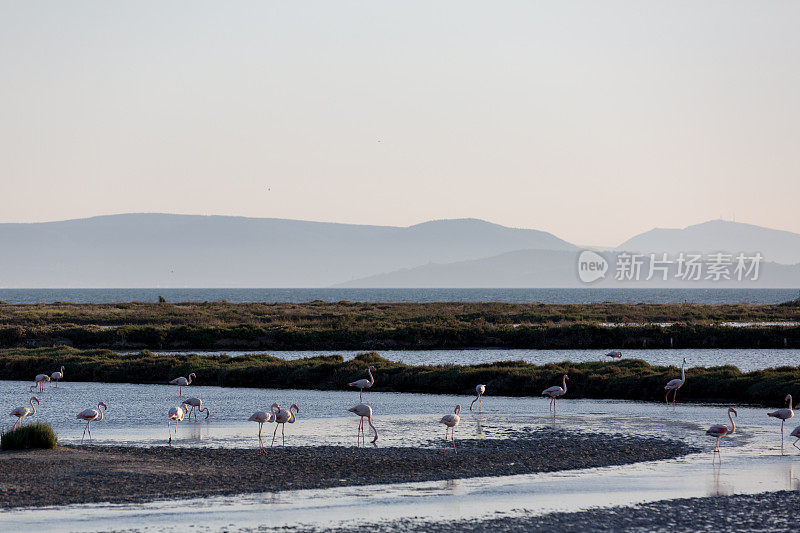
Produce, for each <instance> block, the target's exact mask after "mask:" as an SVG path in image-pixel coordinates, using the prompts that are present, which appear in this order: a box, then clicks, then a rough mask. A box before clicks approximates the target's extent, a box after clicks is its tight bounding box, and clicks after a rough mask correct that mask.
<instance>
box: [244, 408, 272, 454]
mask: <svg viewBox="0 0 800 533" xmlns="http://www.w3.org/2000/svg"><path fill="white" fill-rule="evenodd" d="M279 410H280V406H279V405H278V404H277V403H273V404H272V407H270V408H269V411H256V412H255V413H253V414H252V416H250V418H248V419H247V420H249V421H250V422H258V446H259V450H258V453H267V451H266V450H265V449H264V441H262V440H261V428H262V427H263V426H264V422H267V423H269V422H274V421H275V414H276V413H277V412H278V411H279ZM275 429H277V427H276V428H275Z"/></svg>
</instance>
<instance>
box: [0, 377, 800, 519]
mask: <svg viewBox="0 0 800 533" xmlns="http://www.w3.org/2000/svg"><path fill="white" fill-rule="evenodd" d="M26 385H27V383H23V382H11V381H3V382H0V402H2V404H3V405H8V406H11V405H13V406H16V405H17V404H20V405H21V404H22V403H24V400H25V399H27V398H28V397H29V396H30V395H29V394H28V393H27V392H26V389H25V387H26ZM185 393H186V394H191V395H197V396H200V397H202V398H203V399H204V401H205V403H206V404H207V405H208V406H209V407H210V408H211V410H212V416H211V418H210V419H209V420H208V421H202V422H197V423H195V422H183V423H181V425H180V426H179V430H178V440H177V442H176V445H178V446H224V447H250V448H253V449H255V447H256V446H257V440H256V432H257V425H256V424H254V423H250V422H246V419H247V417H248V416H249V415H250V414H251V413H252V412H253V411H254V410H256V409H257V408H259V409H260V408H265V407H266V406H267V405H268V404H270V403H272V401H274V400H278V401H279V402H280V403H282V404H284V405H288V404H289V403H290V402H297V403H298V404H299V405H300V408H301V410H300V414H299V416H298V421H297V423H295V424H293V425H287V428H286V434H287V435H286V437H287V445H306V444H312V445H313V444H351V445H352V444H354V437H355V430H356V426H357V423H358V420H357V418H356V417H355V416H350V417H348V416H347V414H348V413H347V412H346V409H347V408H348V407H350V406H351V405H353V404H355V403H357V401H358V393H357V392H351V391H291V390H280V391H275V390H268V389H266V390H265V389H227V388H219V387H199V386H194V385H192V386H189V387H187V388H186V389H185ZM95 398H97V399H98V401H99V399H105V400H106V401H107V402H108V403H109V411H108V414H107V415H108V416H107V418H106V419H105V420H104V421H102V422H99V423H96V424H94V426H95V429H94V431H93V433H94V436H95V443H96V445H102V444H132V445H146V446H149V445H164V444H166V436H167V434H166V411H167V409H168V408H169V406H171V405H174V404H176V403H177V401H178V397H177V387H171V386H167V385H126V384H98V383H70V382H65V383H62V385H61V386H60V387H59V389H58V390H56V389H54V388H49V387H48V388H47V389H46V391H45V392H44V393H43V394H40V399H41V401H42V403H41V405H40V411H39V413H37V417H35V418H34V420H35V419H41V420H45V421H49V422H51V423H53V424H54V425H55V427H56V430H57V432H58V433H59V436H60V439H61V441H62V442H77V441H79V439H80V432H81V431H82V427H83V424H82V423H81V422H79V421H77V420H74V413H76V412H78V411H79V410H82V409H84V408H87V407H90V406H91V405H92V404H93V403H95V404H96V401H95ZM780 399H781V398H780V395H779V394H776V405H775V407H778V406H779V405H780V403H781V402H780ZM365 400H366V401H367V402H368V403H370V404H371V405H372V406H373V409H374V410H375V423H376V425H377V426H378V429H379V431H380V435H381V437H380V440H379V441H378V445H381V446H383V445H402V446H436V447H438V446H439V445H440V444H441V439H442V436H443V435H442V432H441V428H440V425H439V424H438V420H439V418H440V417H441V416H442V415H443V414H445V413H447V412H451V411H452V408H453V406H454V405H455V403H460V404H462V405H463V406H464V407H465V409H468V405H469V402H470V401H471V398H469V397H464V396H439V395H425V394H391V393H377V392H368V393H365ZM483 407H484V408H483V411H482V412H481V413H475V412H473V413H470V412H469V411H468V410H467V411H466V412H465V413H463V418H462V423H461V425H460V426H459V427H458V430H457V432H456V442H457V441H458V439H459V438H466V437H470V438H487V439H491V438H503V437H504V436H505V435H507V434H508V431H509V430H514V429H522V428H533V429H535V428H541V427H556V428H564V429H569V430H576V431H581V432H583V433H596V432H602V433H623V434H629V435H643V436H655V437H671V438H679V439H684V440H686V441H687V442H689V443H690V444H695V445H698V446H702V447H703V449H704V450H707V451H704V452H703V453H700V454H693V455H690V456H687V457H683V458H680V459H675V460H667V461H658V462H651V463H641V464H637V465H627V466H618V467H608V468H595V469H587V470H576V471H569V472H561V473H546V474H532V475H519V476H509V477H494V478H473V479H462V480H451V481H439V482H424V483H403V484H394V485H381V486H363V487H341V488H334V489H324V490H304V491H287V492H282V493H263V494H255V495H245V496H236V497H215V498H204V499H191V500H181V501H179V502H177V503H176V502H152V503H148V504H134V505H129V504H124V505H108V504H94V505H75V506H67V507H62V508H56V509H35V510H22V511H5V512H2V513H0V521H1V522H2V523H3V524H4V526H5V527H7V528H9V530H18V531H33V530H39V531H41V530H53V529H55V530H61V531H68V530H77V529H81V530H102V529H108V528H109V527H113V528H115V529H126V528H131V529H140V530H148V529H149V530H160V529H165V528H167V529H169V528H172V529H174V530H176V531H184V530H189V529H191V530H195V531H203V530H220V529H236V528H249V527H256V526H259V525H262V526H275V527H280V526H282V525H286V524H296V523H298V522H302V523H306V524H318V525H319V524H322V525H334V524H338V523H352V521H353V520H356V519H357V520H373V521H374V520H384V519H392V518H401V517H408V516H416V517H424V518H428V519H435V520H446V519H451V518H454V517H464V518H469V517H485V516H494V514H495V513H498V512H499V513H504V514H509V515H513V514H516V513H519V512H522V511H523V510H525V511H527V512H535V513H536V512H547V511H551V510H567V511H569V510H578V509H583V508H586V507H589V506H595V505H615V504H631V503H638V502H644V501H652V500H660V499H669V498H677V497H691V496H707V495H716V494H735V493H752V492H762V491H772V490H784V489H791V490H798V489H800V452H798V451H797V449H795V448H793V447H792V446H791V445H790V443H791V442H792V440H793V439H789V438H787V439H786V443H785V444H786V445H785V453H786V455H781V448H780V423H779V422H778V421H776V420H775V419H771V418H768V417H767V416H766V412H767V411H768V409H766V408H753V407H742V406H737V410H738V412H739V416H738V417H737V419H736V421H737V425H738V427H739V429H738V430H737V432H736V434H735V435H733V436H732V437H730V438H725V439H723V442H722V457H723V461H722V464H721V466H720V467H716V466H712V462H711V453H710V450H711V448H712V447H713V439H711V438H709V437H707V436H706V435H705V433H704V432H705V429H706V428H708V427H709V426H710V425H712V424H716V423H723V422H727V415H726V407H727V406H719V405H705V404H702V405H689V404H681V403H679V404H678V405H677V407H676V409H674V410H673V409H672V408H667V407H666V406H664V405H663V404H659V403H646V402H630V401H597V400H569V399H563V400H561V401H559V405H558V414H557V416H556V417H555V419H554V418H553V417H552V416H550V415H549V413H548V409H547V400H545V399H540V398H510V397H499V396H491V395H489V396H486V397H485V398H484V405H483ZM9 418H10V417H9ZM12 422H13V421H12ZM10 423H11V422H9V425H10ZM794 426H795V424H787V426H786V434H787V435H788V433H789V431H791V429H792V428H794ZM443 460H447V459H446V456H443ZM54 514H57V516H58V517H59V520H58V523H57V524H54V523H53V522H52V517H53V516H54Z"/></svg>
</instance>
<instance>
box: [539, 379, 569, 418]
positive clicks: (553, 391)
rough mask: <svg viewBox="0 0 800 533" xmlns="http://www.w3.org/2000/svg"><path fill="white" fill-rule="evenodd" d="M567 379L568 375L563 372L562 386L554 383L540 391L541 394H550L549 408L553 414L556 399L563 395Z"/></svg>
mask: <svg viewBox="0 0 800 533" xmlns="http://www.w3.org/2000/svg"><path fill="white" fill-rule="evenodd" d="M568 379H569V376H568V375H566V374H564V379H563V380H562V384H563V387H559V386H558V385H554V386H552V387H550V388H547V389H545V390H543V391H542V396H550V409H552V411H553V414H556V399H557V398H559V397H560V396H564V395H565V394H566V393H567V380H568Z"/></svg>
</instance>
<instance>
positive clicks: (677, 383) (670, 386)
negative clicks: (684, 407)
mask: <svg viewBox="0 0 800 533" xmlns="http://www.w3.org/2000/svg"><path fill="white" fill-rule="evenodd" d="M685 366H686V358H685V357H684V358H683V364H682V365H681V379H673V380H670V381H669V382H668V383H667V384H666V385H664V390H666V391H667V395H666V396H665V397H664V401H666V402H667V405H669V393H670V391H675V392H674V393H673V395H672V407H675V400H676V399H677V397H678V389H680V388H681V387H683V384H684V383H686V373H685V372H684V367H685Z"/></svg>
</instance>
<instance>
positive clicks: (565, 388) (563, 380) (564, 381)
mask: <svg viewBox="0 0 800 533" xmlns="http://www.w3.org/2000/svg"><path fill="white" fill-rule="evenodd" d="M561 383H563V384H564V387H563V389H564V392H565V393H566V392H567V376H564V379H562V380H561Z"/></svg>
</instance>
